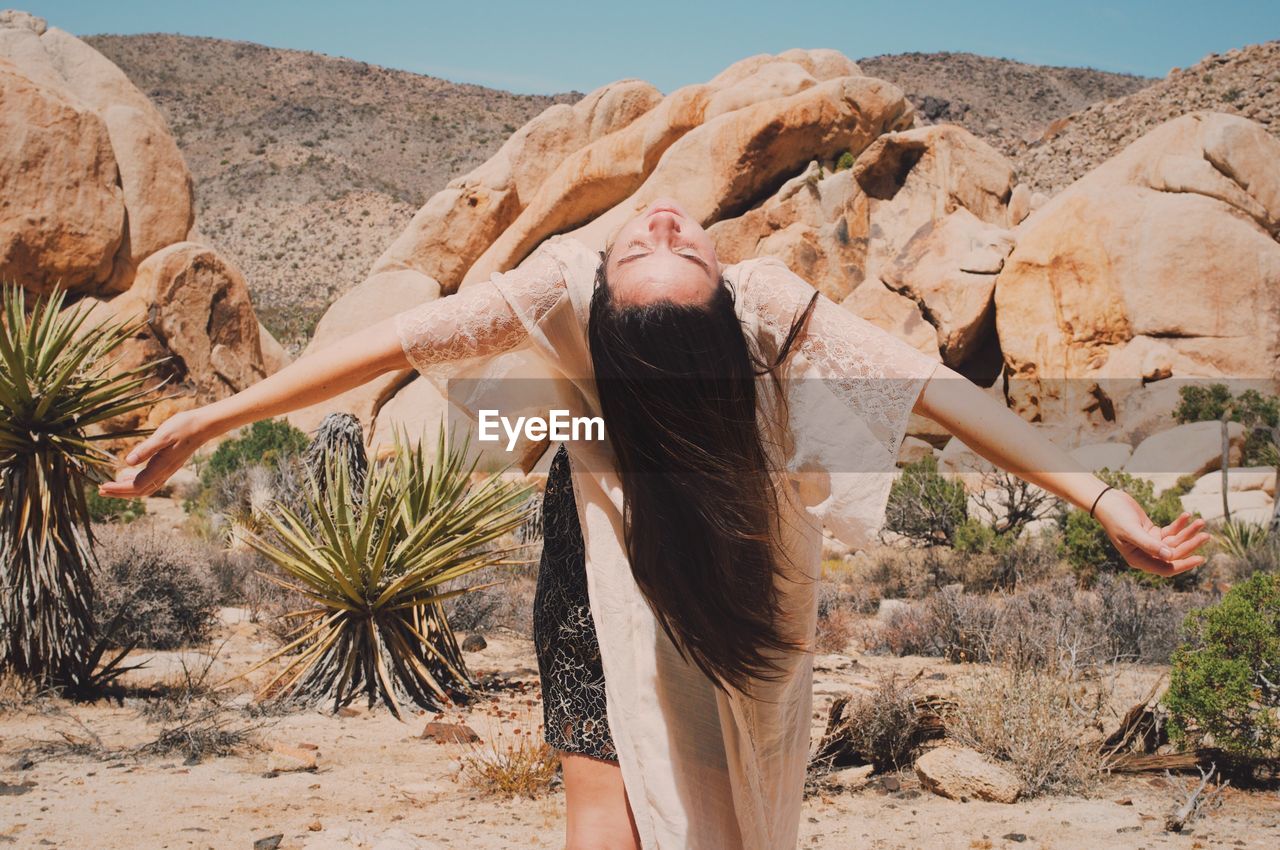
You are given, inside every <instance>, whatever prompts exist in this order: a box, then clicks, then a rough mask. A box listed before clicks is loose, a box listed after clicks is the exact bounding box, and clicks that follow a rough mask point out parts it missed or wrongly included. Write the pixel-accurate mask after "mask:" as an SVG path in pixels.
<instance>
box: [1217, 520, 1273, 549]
mask: <svg viewBox="0 0 1280 850" xmlns="http://www.w3.org/2000/svg"><path fill="white" fill-rule="evenodd" d="M1269 537H1270V532H1269V530H1268V529H1267V526H1266V525H1264V524H1263V523H1260V522H1249V521H1248V520H1227V521H1226V522H1224V523H1222V528H1221V529H1220V530H1219V532H1218V545H1220V546H1221V547H1222V550H1223V551H1224V552H1226V553H1227V554H1228V555H1231V556H1232V557H1235V558H1243V557H1245V556H1246V555H1248V554H1249V552H1250V551H1252V550H1253V549H1255V548H1257V547H1259V546H1261V545H1263V544H1265V543H1266V542H1267V541H1268V539H1269Z"/></svg>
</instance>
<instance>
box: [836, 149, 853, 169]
mask: <svg viewBox="0 0 1280 850" xmlns="http://www.w3.org/2000/svg"><path fill="white" fill-rule="evenodd" d="M846 168H853V151H845V152H844V153H842V154H840V158H839V159H837V160H836V171H844V170H845V169H846Z"/></svg>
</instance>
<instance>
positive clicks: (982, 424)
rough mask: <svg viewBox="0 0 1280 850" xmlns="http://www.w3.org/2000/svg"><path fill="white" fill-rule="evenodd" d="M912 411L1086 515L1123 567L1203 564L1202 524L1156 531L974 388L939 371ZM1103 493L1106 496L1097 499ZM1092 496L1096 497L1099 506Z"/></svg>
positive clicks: (1137, 510)
mask: <svg viewBox="0 0 1280 850" xmlns="http://www.w3.org/2000/svg"><path fill="white" fill-rule="evenodd" d="M915 412H917V413H919V414H921V415H922V416H927V417H928V418H930V419H932V420H934V421H935V422H937V423H938V424H940V425H942V426H943V427H944V428H946V429H947V430H948V431H950V432H951V433H952V434H954V435H955V436H956V437H958V438H960V441H961V442H963V443H964V444H965V445H966V446H968V447H969V448H971V449H973V451H975V452H977V453H978V454H979V455H981V456H982V457H984V458H986V459H987V460H989V461H991V463H993V464H995V465H996V466H998V467H1000V468H1001V469H1004V470H1005V471H1007V472H1011V473H1013V474H1014V475H1017V476H1018V477H1019V478H1022V479H1023V480H1025V481H1028V482H1030V483H1031V484H1034V485H1036V486H1037V487H1040V488H1042V489H1044V490H1047V491H1049V492H1050V493H1053V494H1054V495H1056V496H1058V497H1060V498H1062V499H1064V500H1066V501H1067V502H1070V503H1071V504H1072V505H1075V506H1076V507H1078V508H1081V509H1083V510H1086V511H1087V510H1089V508H1090V506H1092V505H1093V503H1094V500H1095V499H1098V503H1097V508H1096V509H1095V510H1094V516H1095V517H1096V518H1097V519H1098V521H1099V522H1101V523H1102V527H1103V528H1104V529H1106V531H1107V534H1108V535H1109V536H1110V537H1111V540H1112V542H1113V543H1114V544H1115V546H1116V548H1117V549H1118V550H1119V551H1120V554H1121V555H1123V556H1124V559H1125V560H1126V561H1127V562H1128V563H1129V565H1130V566H1133V567H1136V568H1137V569H1140V570H1145V571H1147V572H1150V573H1155V574H1157V575H1162V576H1170V575H1176V574H1178V573H1181V572H1186V571H1187V570H1190V569H1194V568H1195V567H1198V566H1200V565H1201V564H1203V563H1204V561H1205V559H1204V556H1202V555H1196V554H1194V552H1195V550H1196V549H1197V548H1199V547H1200V546H1201V544H1203V543H1204V542H1205V541H1207V540H1208V539H1209V535H1208V534H1207V533H1205V532H1202V531H1201V529H1202V528H1203V527H1204V520H1203V519H1199V518H1197V519H1195V520H1192V519H1191V515H1190V514H1189V513H1186V512H1184V513H1183V514H1182V515H1181V516H1179V517H1178V518H1177V519H1176V520H1174V521H1173V522H1172V523H1170V524H1169V525H1167V526H1165V527H1163V528H1161V527H1159V526H1156V525H1155V524H1154V523H1152V522H1151V519H1150V518H1149V517H1148V516H1147V514H1146V511H1144V510H1143V509H1142V507H1141V506H1140V505H1139V504H1138V502H1137V501H1136V500H1135V499H1134V498H1133V497H1132V496H1130V495H1129V494H1128V493H1125V492H1124V491H1123V490H1116V489H1112V490H1107V489H1106V487H1107V485H1106V482H1104V481H1102V480H1100V479H1099V478H1098V477H1097V476H1095V475H1094V474H1093V473H1091V472H1089V471H1088V470H1087V469H1085V468H1084V467H1083V466H1082V465H1081V464H1080V463H1079V462H1078V461H1076V460H1075V459H1074V458H1073V457H1071V455H1069V454H1068V453H1067V452H1065V451H1063V450H1062V449H1061V448H1059V447H1058V446H1056V445H1054V444H1053V443H1052V442H1051V441H1050V440H1048V439H1047V438H1046V437H1045V436H1044V435H1043V434H1041V433H1039V432H1038V431H1036V429H1035V428H1033V427H1032V426H1031V425H1030V424H1029V423H1028V422H1026V421H1025V420H1024V419H1022V417H1020V416H1018V415H1017V414H1016V413H1014V412H1013V411H1012V410H1009V409H1008V408H1007V407H1005V406H1004V405H1003V404H1000V403H999V402H998V401H996V400H995V399H993V398H991V397H990V396H989V395H987V394H986V393H985V392H983V391H982V390H981V389H980V388H979V387H978V386H976V385H975V384H974V383H973V382H971V381H969V380H968V379H967V378H965V377H964V376H962V375H960V374H959V373H957V372H955V371H954V370H952V369H949V368H947V367H946V366H941V365H939V366H938V367H937V370H936V371H935V372H934V373H933V377H932V378H931V379H930V380H929V382H928V383H927V384H925V388H924V390H923V391H922V392H921V393H920V395H919V397H918V398H917V400H916V405H915ZM1104 491H1105V494H1104ZM1099 494H1103V495H1102V497H1101V498H1100V499H1099V498H1098V497H1099Z"/></svg>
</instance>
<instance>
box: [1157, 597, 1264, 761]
mask: <svg viewBox="0 0 1280 850" xmlns="http://www.w3.org/2000/svg"><path fill="white" fill-rule="evenodd" d="M1184 629H1185V631H1186V641H1185V642H1184V643H1183V645H1182V646H1181V647H1180V648H1179V649H1178V651H1177V652H1175V653H1174V656H1173V670H1172V672H1171V673H1170V676H1169V691H1168V693H1166V694H1165V697H1164V704H1165V706H1166V707H1167V708H1168V709H1169V713H1170V723H1169V732H1170V737H1171V738H1172V739H1173V740H1175V741H1183V742H1186V741H1188V740H1189V739H1190V738H1191V737H1192V730H1195V731H1197V732H1198V733H1208V734H1210V735H1212V736H1213V739H1214V743H1215V744H1216V745H1217V746H1219V747H1222V748H1223V749H1225V750H1227V751H1228V752H1231V753H1235V754H1239V755H1242V756H1247V757H1272V756H1276V755H1278V754H1280V576H1276V575H1263V574H1259V575H1255V576H1253V577H1252V578H1250V579H1249V580H1248V581H1246V582H1244V583H1243V584H1238V585H1236V586H1235V587H1233V588H1232V589H1231V591H1230V592H1228V593H1227V595H1226V596H1224V597H1223V598H1222V600H1221V601H1220V602H1219V603H1218V604H1216V605H1211V606H1209V607H1207V608H1201V609H1198V610H1195V611H1192V612H1191V613H1190V614H1188V615H1187V619H1186V622H1185V624H1184Z"/></svg>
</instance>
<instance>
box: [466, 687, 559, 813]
mask: <svg viewBox="0 0 1280 850" xmlns="http://www.w3.org/2000/svg"><path fill="white" fill-rule="evenodd" d="M538 711H541V709H538ZM505 716H506V717H507V719H509V720H514V721H516V725H515V728H514V729H512V730H511V731H510V732H508V731H506V730H505V729H504V728H502V727H501V726H499V727H498V728H496V729H493V730H490V731H489V733H488V734H485V733H483V732H480V731H479V730H477V732H479V734H480V741H479V742H475V743H471V744H468V745H467V747H468V750H467V752H465V753H463V754H462V755H461V756H460V757H459V759H458V762H459V765H458V776H457V778H458V780H459V781H461V782H464V783H466V784H467V785H469V786H471V787H472V788H474V789H476V790H477V791H479V792H481V793H483V794H495V795H499V796H502V797H508V798H510V797H528V798H529V799H536V798H537V797H539V796H540V795H542V794H545V793H546V792H547V791H549V790H550V789H551V787H552V785H553V784H554V783H555V781H556V779H557V775H558V772H559V767H560V760H559V758H558V757H557V756H556V752H555V750H554V749H553V748H552V747H551V746H550V745H549V744H548V743H547V742H546V741H545V740H543V737H542V724H541V723H540V722H536V721H535V719H534V716H533V709H531V708H527V707H526V708H525V710H524V712H523V713H519V712H515V711H512V712H507V713H506V714H505Z"/></svg>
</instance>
